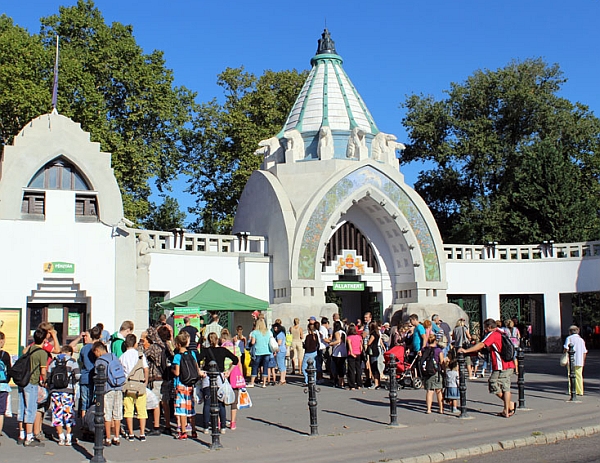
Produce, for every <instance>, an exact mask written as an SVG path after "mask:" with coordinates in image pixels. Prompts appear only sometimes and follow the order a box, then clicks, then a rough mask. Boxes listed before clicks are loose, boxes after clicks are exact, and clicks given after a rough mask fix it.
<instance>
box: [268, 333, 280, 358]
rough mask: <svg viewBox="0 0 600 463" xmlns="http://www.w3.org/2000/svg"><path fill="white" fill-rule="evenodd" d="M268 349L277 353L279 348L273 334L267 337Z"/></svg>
mask: <svg viewBox="0 0 600 463" xmlns="http://www.w3.org/2000/svg"><path fill="white" fill-rule="evenodd" d="M269 350H270V351H271V353H273V354H275V353H277V351H278V350H279V343H278V342H277V339H275V338H274V337H273V336H271V337H270V338H269Z"/></svg>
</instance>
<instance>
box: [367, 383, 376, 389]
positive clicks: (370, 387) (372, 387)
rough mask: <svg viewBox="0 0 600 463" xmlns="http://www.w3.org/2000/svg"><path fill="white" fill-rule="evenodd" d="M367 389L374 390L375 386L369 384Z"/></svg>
mask: <svg viewBox="0 0 600 463" xmlns="http://www.w3.org/2000/svg"><path fill="white" fill-rule="evenodd" d="M367 389H375V385H374V384H371V385H370V386H369V387H368V388H367Z"/></svg>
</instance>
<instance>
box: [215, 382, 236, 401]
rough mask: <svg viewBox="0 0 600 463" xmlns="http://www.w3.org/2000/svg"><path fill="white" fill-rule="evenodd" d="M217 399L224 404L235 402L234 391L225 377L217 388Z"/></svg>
mask: <svg viewBox="0 0 600 463" xmlns="http://www.w3.org/2000/svg"><path fill="white" fill-rule="evenodd" d="M217 399H219V401H220V402H223V403H224V404H225V405H231V404H232V403H234V402H235V391H234V390H233V388H232V387H231V384H229V381H227V379H226V378H225V379H223V384H221V386H220V387H219V389H218V390H217Z"/></svg>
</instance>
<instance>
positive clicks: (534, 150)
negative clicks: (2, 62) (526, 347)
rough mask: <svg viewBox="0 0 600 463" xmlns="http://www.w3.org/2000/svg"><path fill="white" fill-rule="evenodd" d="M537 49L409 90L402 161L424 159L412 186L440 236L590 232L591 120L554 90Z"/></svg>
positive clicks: (551, 73) (594, 226)
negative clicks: (462, 77)
mask: <svg viewBox="0 0 600 463" xmlns="http://www.w3.org/2000/svg"><path fill="white" fill-rule="evenodd" d="M565 81H566V80H565V79H564V77H563V74H562V72H561V70H560V68H559V66H558V65H552V66H549V65H547V64H546V63H545V62H544V61H543V60H541V59H529V60H526V61H523V62H512V63H510V64H509V65H507V66H506V67H504V68H501V69H498V70H496V71H489V70H484V71H477V72H475V73H474V74H473V75H472V76H470V77H469V78H468V79H467V80H466V82H463V83H460V84H457V83H452V84H451V86H450V89H449V90H448V91H447V92H446V94H447V97H446V98H444V99H441V100H435V99H434V98H433V97H431V96H423V95H411V96H409V97H408V98H407V100H406V101H405V103H404V104H403V106H404V107H405V108H406V109H407V114H406V117H405V119H404V120H403V122H404V124H405V125H406V127H407V128H408V131H409V138H410V144H409V145H408V146H407V149H406V151H405V153H404V157H403V159H402V162H404V163H406V162H409V161H412V160H430V161H433V162H434V163H435V165H436V166H435V168H434V169H431V170H428V171H424V172H421V174H420V175H419V179H418V181H417V182H416V184H415V189H416V190H417V191H418V192H419V193H420V194H421V195H422V196H423V198H424V199H425V201H426V202H427V203H428V204H429V206H430V208H431V210H432V212H433V215H434V217H435V218H436V220H437V223H438V226H439V228H440V231H441V233H442V237H443V239H444V241H445V242H452V243H473V244H475V243H486V242H488V241H498V242H500V243H506V244H522V243H536V242H541V241H543V240H550V239H553V240H556V241H561V242H568V241H580V240H588V239H597V238H598V236H599V235H600V233H599V232H600V220H599V214H598V211H599V210H600V196H599V193H600V191H599V190H600V188H599V183H598V180H599V176H600V165H599V158H598V154H600V151H599V147H600V120H598V119H597V118H596V117H595V116H594V115H593V113H592V112H591V111H590V110H589V109H588V107H586V106H585V105H582V104H580V103H571V102H570V101H568V100H566V99H564V98H561V97H560V96H559V92H560V90H561V86H562V84H564V83H565Z"/></svg>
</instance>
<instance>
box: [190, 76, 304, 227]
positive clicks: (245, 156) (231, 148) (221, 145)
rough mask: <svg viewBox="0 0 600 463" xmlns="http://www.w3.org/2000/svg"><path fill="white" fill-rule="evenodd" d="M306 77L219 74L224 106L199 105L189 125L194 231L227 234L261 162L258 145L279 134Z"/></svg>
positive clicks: (191, 210) (213, 103) (215, 101)
mask: <svg viewBox="0 0 600 463" xmlns="http://www.w3.org/2000/svg"><path fill="white" fill-rule="evenodd" d="M306 76H307V74H306V72H298V71H296V70H291V71H289V70H288V71H279V72H274V71H270V70H267V71H265V72H264V74H263V75H261V76H260V77H256V76H255V75H254V74H251V73H248V72H246V71H244V68H243V67H240V68H235V69H233V68H228V69H226V70H225V71H224V72H223V73H221V74H219V77H218V81H217V82H218V84H219V85H220V86H221V87H222V88H223V90H224V93H225V102H224V103H223V104H219V103H218V102H217V100H216V99H214V100H212V101H210V102H208V103H205V104H202V105H201V107H200V109H199V111H198V113H197V114H196V116H195V118H194V121H193V130H191V131H190V132H189V136H188V137H187V139H186V140H185V142H184V144H185V146H186V148H187V173H188V174H189V175H190V176H191V180H190V185H189V188H188V191H189V192H191V193H192V194H194V195H195V196H196V198H197V203H196V206H195V207H194V208H190V212H194V213H196V214H198V217H199V218H198V220H197V221H196V222H195V223H194V224H192V228H194V229H195V230H198V231H203V232H205V233H229V232H230V231H231V228H232V226H233V218H234V215H235V210H236V207H237V203H238V200H239V198H240V196H241V194H242V190H243V189H244V186H245V185H246V182H247V180H248V178H249V177H250V174H252V172H253V171H254V170H256V169H258V168H259V167H260V164H261V161H262V159H261V158H260V156H257V155H255V154H254V151H256V149H257V148H258V142H259V141H260V140H264V139H266V138H270V137H272V136H274V135H275V134H277V133H279V131H280V130H281V128H282V127H283V125H284V123H285V121H286V118H287V116H288V114H289V112H290V110H291V108H292V106H293V104H294V102H295V100H296V97H297V96H298V94H299V93H300V89H301V88H302V85H303V84H304V81H305V80H306Z"/></svg>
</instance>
